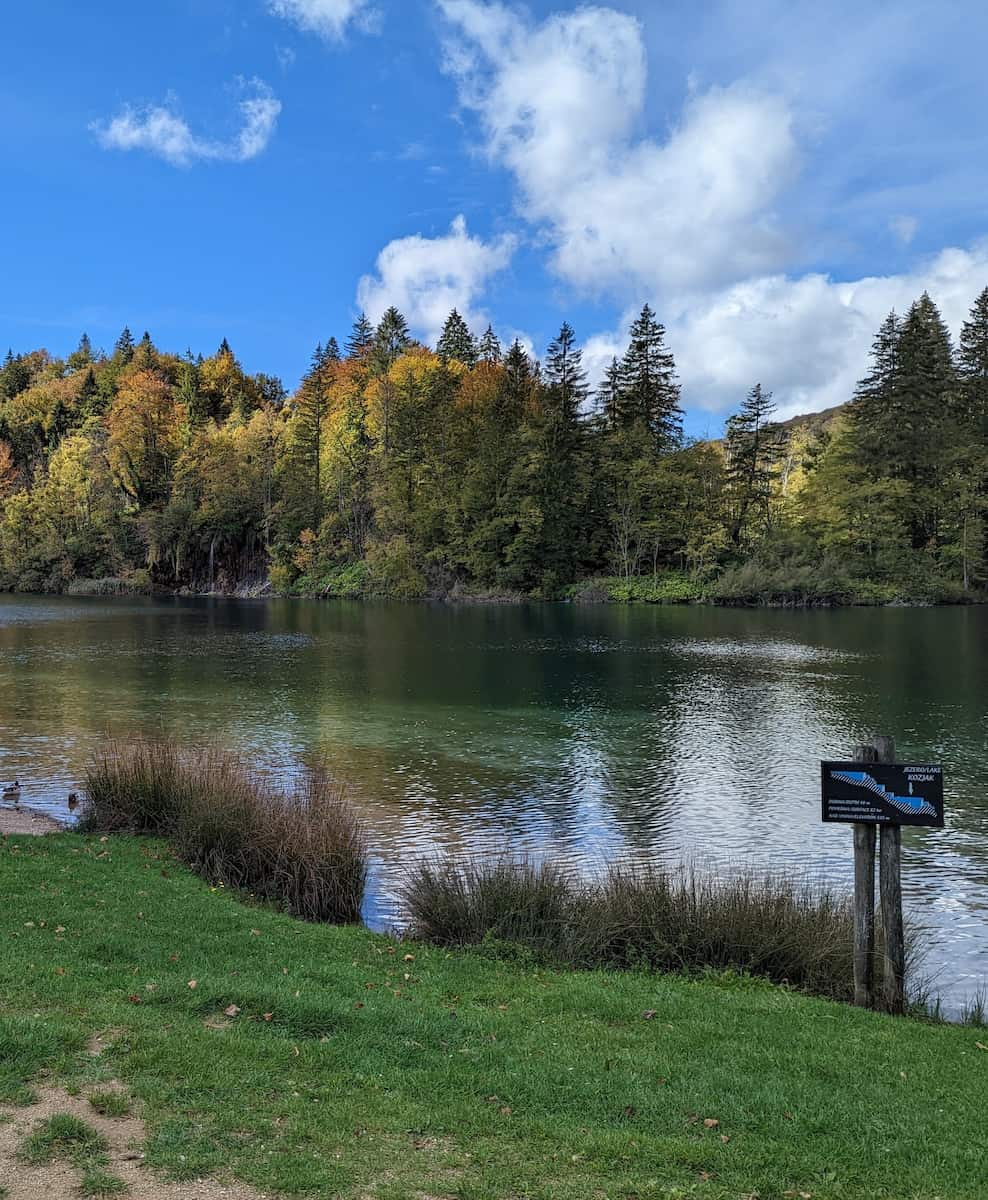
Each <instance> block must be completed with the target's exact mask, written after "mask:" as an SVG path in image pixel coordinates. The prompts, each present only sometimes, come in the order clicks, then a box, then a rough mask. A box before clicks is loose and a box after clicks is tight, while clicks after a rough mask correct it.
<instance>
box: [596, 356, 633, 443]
mask: <svg viewBox="0 0 988 1200" xmlns="http://www.w3.org/2000/svg"><path fill="white" fill-rule="evenodd" d="M623 389H624V377H623V375H622V373H621V364H620V363H619V362H618V360H617V358H612V359H611V365H610V366H609V367H608V368H607V370H606V371H605V372H604V378H603V379H602V380H601V381H600V383H599V385H598V387H597V393H596V400H597V405H598V409H599V411H600V414H601V416H602V417H603V420H604V424H605V426H606V427H607V428H608V429H618V428H620V427H621V426H623V425H625V424H627V423H628V422H627V419H626V413H625V411H624V406H623V404H622V401H623V395H624V391H623Z"/></svg>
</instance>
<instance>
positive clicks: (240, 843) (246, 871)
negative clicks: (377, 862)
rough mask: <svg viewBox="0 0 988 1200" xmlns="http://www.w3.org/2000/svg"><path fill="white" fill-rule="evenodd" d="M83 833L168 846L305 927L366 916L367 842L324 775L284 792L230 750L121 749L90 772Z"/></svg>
mask: <svg viewBox="0 0 988 1200" xmlns="http://www.w3.org/2000/svg"><path fill="white" fill-rule="evenodd" d="M80 828H81V830H82V831H83V832H132V833H143V834H155V835H157V836H161V837H166V838H168V839H169V840H170V841H171V842H172V844H173V846H174V847H175V850H176V852H177V853H178V855H179V857H180V858H182V859H183V861H185V862H186V863H188V864H189V866H191V867H192V869H193V870H195V871H197V872H198V873H199V874H200V875H202V876H203V877H204V878H206V879H208V880H209V881H210V883H212V884H214V885H218V884H222V885H224V886H226V887H231V888H237V889H240V890H243V891H246V892H250V893H251V894H252V895H254V896H256V897H257V898H258V899H261V900H265V901H269V902H271V903H274V904H277V905H278V906H279V907H280V908H282V909H283V910H284V911H286V912H288V913H291V914H292V915H293V916H296V917H301V918H302V919H303V920H307V921H328V922H332V923H337V924H345V923H349V922H353V921H357V920H359V917H360V907H361V903H362V902H363V897H364V891H365V890H366V885H367V870H368V849H367V843H366V838H365V835H364V831H363V828H362V826H361V824H360V822H359V820H358V819H357V816H356V814H355V813H354V811H353V809H352V808H351V807H350V806H349V804H347V802H346V800H345V798H344V797H343V795H342V792H341V790H340V788H339V787H338V786H337V785H336V784H335V783H334V782H333V781H332V780H331V779H330V778H329V776H328V775H327V774H325V772H322V771H318V770H307V771H305V772H304V773H303V774H301V775H300V777H299V778H298V779H297V780H296V781H295V783H294V785H293V786H292V787H291V789H290V790H287V791H284V790H281V789H279V788H276V787H274V786H272V785H271V784H270V783H269V782H268V781H267V780H265V779H264V778H263V777H258V776H257V775H256V774H255V773H253V772H252V771H251V770H249V769H248V767H247V764H246V763H244V762H243V761H242V760H241V759H240V758H238V757H236V756H235V755H232V754H230V753H227V752H226V751H222V750H217V749H205V750H186V749H182V748H180V747H178V746H176V745H175V744H174V743H172V742H168V741H138V742H125V743H124V742H121V743H113V744H111V745H109V746H107V747H106V748H105V749H104V750H103V751H102V752H101V753H100V754H99V755H98V756H97V757H96V758H95V759H94V760H93V762H92V763H91V765H90V768H89V771H88V775H87V780H86V803H85V806H84V808H83V812H82V819H81V821H80Z"/></svg>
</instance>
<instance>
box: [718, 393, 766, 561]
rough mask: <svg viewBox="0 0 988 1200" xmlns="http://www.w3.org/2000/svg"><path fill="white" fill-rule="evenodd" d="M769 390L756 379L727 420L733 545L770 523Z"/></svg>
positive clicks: (747, 538) (745, 539)
mask: <svg viewBox="0 0 988 1200" xmlns="http://www.w3.org/2000/svg"><path fill="white" fill-rule="evenodd" d="M774 412H775V405H774V404H773V403H772V393H771V392H763V391H762V385H761V384H760V383H756V384H755V386H754V387H753V388H752V389H751V391H750V392H749V393H748V395H747V396H746V397H745V399H744V400H743V401H742V404H741V410H740V412H738V413H736V414H735V415H734V416H732V417H730V418H729V419H728V422H727V438H726V442H727V484H728V493H729V497H730V501H731V508H732V515H731V527H730V535H731V541H732V542H733V543H734V544H735V546H740V545H742V543H746V542H748V541H750V540H753V537H754V536H755V535H756V534H758V533H763V532H764V531H765V530H766V529H767V528H768V526H769V524H770V517H771V510H770V504H771V497H772V481H773V478H774V475H775V466H776V461H777V457H778V453H777V442H776V436H775V435H776V427H775V426H774V425H773V423H772V415H773V413H774Z"/></svg>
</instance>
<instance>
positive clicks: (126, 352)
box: [113, 325, 134, 366]
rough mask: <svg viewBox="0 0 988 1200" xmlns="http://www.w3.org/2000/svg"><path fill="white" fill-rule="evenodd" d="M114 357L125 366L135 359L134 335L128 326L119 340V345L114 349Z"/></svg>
mask: <svg viewBox="0 0 988 1200" xmlns="http://www.w3.org/2000/svg"><path fill="white" fill-rule="evenodd" d="M113 357H114V358H115V359H116V361H117V362H118V363H120V364H121V365H123V366H126V365H127V363H129V362H130V360H131V359H132V358H133V357H134V335H133V334H132V333H131V332H130V329H129V327H128V326H126V325H125V326H124V328H123V332H122V333H121V334H120V336H119V337H118V338H117V344H116V345H115V346H114V347H113Z"/></svg>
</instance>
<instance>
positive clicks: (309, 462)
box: [296, 344, 329, 530]
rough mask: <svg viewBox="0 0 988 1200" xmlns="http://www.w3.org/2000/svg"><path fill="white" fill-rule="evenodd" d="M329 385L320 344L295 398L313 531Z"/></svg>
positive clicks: (319, 506)
mask: <svg viewBox="0 0 988 1200" xmlns="http://www.w3.org/2000/svg"><path fill="white" fill-rule="evenodd" d="M328 386H329V375H328V363H327V359H326V350H325V349H324V347H323V346H322V344H320V345H318V346H317V347H316V348H315V351H314V352H313V355H312V360H311V362H310V364H309V370H308V372H307V373H306V375H305V377H304V379H303V380H302V383H301V386H300V387H299V390H298V395H297V397H296V440H297V445H298V449H299V452H300V457H301V463H300V466H301V470H302V473H303V476H304V477H305V478H306V480H307V481H308V484H309V488H308V491H309V498H310V525H311V528H312V529H314V530H318V528H319V525H320V523H321V521H322V517H323V494H322V451H323V423H324V421H325V419H326V413H327V411H328V407H329V396H328Z"/></svg>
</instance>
